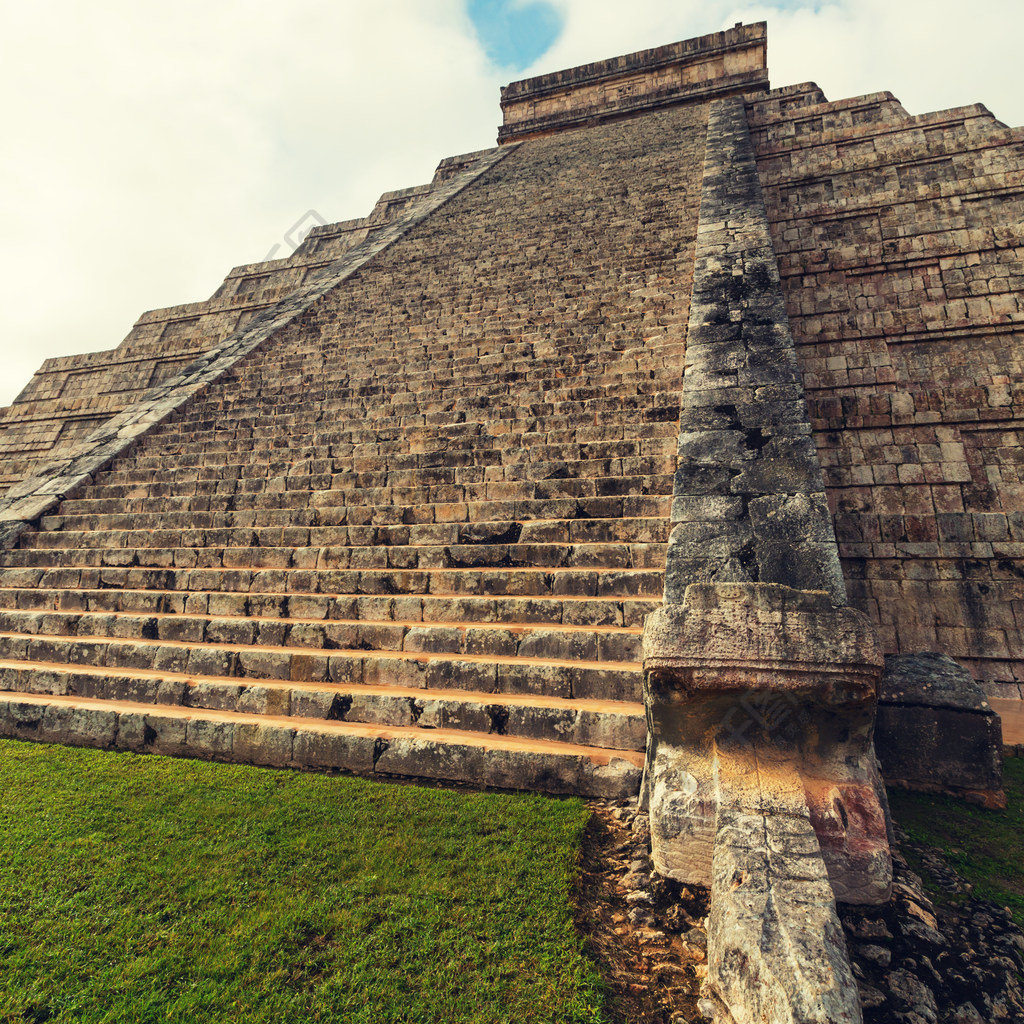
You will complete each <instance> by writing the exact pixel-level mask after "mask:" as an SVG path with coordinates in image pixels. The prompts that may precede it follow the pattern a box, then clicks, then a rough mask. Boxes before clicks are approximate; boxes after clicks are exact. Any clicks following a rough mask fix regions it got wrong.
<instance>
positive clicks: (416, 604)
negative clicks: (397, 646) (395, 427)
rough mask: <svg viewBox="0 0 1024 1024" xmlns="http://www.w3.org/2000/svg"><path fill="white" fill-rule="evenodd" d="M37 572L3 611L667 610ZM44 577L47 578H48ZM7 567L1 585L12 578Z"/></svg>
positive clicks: (568, 620) (537, 618)
mask: <svg viewBox="0 0 1024 1024" xmlns="http://www.w3.org/2000/svg"><path fill="white" fill-rule="evenodd" d="M12 572H13V573H31V574H32V578H34V579H37V580H38V581H39V582H38V585H37V586H34V587H6V586H2V585H0V608H2V609H22V610H25V611H69V612H74V611H78V612H135V613H141V614H172V615H180V614H196V615H207V614H209V615H212V616H225V615H227V616H232V615H238V616H254V617H257V618H297V619H307V620H309V621H314V622H319V621H324V620H333V619H349V620H356V621H362V620H373V621H377V622H388V621H392V620H395V619H400V620H402V621H406V622H428V623H429V622H459V623H463V624H469V623H474V622H492V623H542V624H547V625H559V624H565V625H576V626H625V627H635V628H638V629H639V628H642V626H643V620H644V618H645V616H647V615H649V614H650V613H651V612H652V611H654V610H655V609H657V608H659V607H661V601H660V600H659V599H657V598H643V597H624V598H600V597H577V598H560V597H507V598H506V597H431V596H425V597H421V596H411V597H377V596H368V595H358V594H313V593H309V594H302V593H290V594H288V593H283V592H282V593H257V594H248V593H230V592H229V593H224V592H219V591H202V590H201V591H170V590H159V589H158V590H130V589H95V590H86V589H82V588H81V587H80V586H79V583H80V581H81V571H80V570H78V569H49V570H44V571H42V572H41V571H40V570H38V569H26V570H21V569H18V570H7V573H12ZM40 572H41V575H40ZM4 578H5V576H4V570H0V584H2V583H3V581H4Z"/></svg>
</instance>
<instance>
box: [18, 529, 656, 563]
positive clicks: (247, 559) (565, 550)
mask: <svg viewBox="0 0 1024 1024" xmlns="http://www.w3.org/2000/svg"><path fill="white" fill-rule="evenodd" d="M23 537H24V540H23V543H24V544H35V545H36V546H27V547H20V548H16V549H14V550H11V551H5V552H2V553H0V564H2V565H4V566H10V567H15V566H25V567H31V566H46V567H52V566H87V565H91V566H120V567H124V566H143V567H146V566H148V567H153V568H160V567H165V566H189V565H213V566H216V565H221V566H225V567H228V566H230V567H239V566H246V567H251V568H253V569H271V568H305V567H306V566H307V565H309V564H310V563H312V567H314V568H318V569H320V568H323V569H423V570H428V569H430V570H432V569H453V568H474V567H480V568H484V567H487V568H495V567H505V566H507V567H510V568H515V567H544V568H606V569H633V568H636V569H640V568H658V567H663V566H664V565H665V553H666V550H667V547H668V545H667V544H451V545H428V544H422V545H405V546H402V547H387V546H383V545H373V546H364V547H327V548H315V547H305V548H302V547H298V548H296V547H290V546H284V545H283V544H282V546H280V547H250V546H248V545H224V546H220V545H211V546H201V545H197V546H192V545H189V546H187V547H185V546H182V547H158V546H154V547H143V546H138V547H133V546H116V545H114V544H113V543H110V542H108V543H105V544H102V545H101V546H97V547H85V546H78V547H42V546H39V538H48V539H49V538H52V539H53V540H54V542H56V543H62V544H75V543H78V544H80V545H84V544H86V543H88V542H89V541H90V540H94V539H95V535H94V534H89V533H84V534H79V535H78V536H77V537H75V536H67V535H65V534H64V532H63V531H58V532H57V533H54V534H47V533H41V534H38V533H37V534H26V535H23ZM144 539H151V540H157V541H158V540H159V539H160V538H146V536H145V535H142V537H140V540H144Z"/></svg>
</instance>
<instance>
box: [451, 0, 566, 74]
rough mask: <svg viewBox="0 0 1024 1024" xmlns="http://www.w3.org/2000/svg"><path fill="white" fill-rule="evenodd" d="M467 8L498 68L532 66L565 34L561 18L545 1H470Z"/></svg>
mask: <svg viewBox="0 0 1024 1024" xmlns="http://www.w3.org/2000/svg"><path fill="white" fill-rule="evenodd" d="M466 6H467V10H468V11H469V17H470V20H471V21H472V22H473V27H474V28H475V29H476V34H477V36H478V38H479V39H480V42H481V44H482V45H483V48H484V51H485V52H486V53H487V56H488V58H489V59H490V60H491V61H492V62H493V63H495V64H497V65H498V66H499V67H503V68H511V69H513V70H517V71H518V70H521V69H522V68H525V67H529V65H530V64H532V63H533V62H534V61H535V60H536V59H537V58H538V57H540V56H541V55H542V54H544V53H545V52H546V51H547V49H548V48H549V47H550V46H551V44H552V43H553V42H554V41H555V40H556V39H557V38H558V36H559V33H561V31H562V16H561V15H560V14H559V12H558V11H557V10H555V8H554V7H552V6H551V5H550V4H548V3H544V2H542V0H535V2H533V3H517V2H516V0H468V3H467V5H466Z"/></svg>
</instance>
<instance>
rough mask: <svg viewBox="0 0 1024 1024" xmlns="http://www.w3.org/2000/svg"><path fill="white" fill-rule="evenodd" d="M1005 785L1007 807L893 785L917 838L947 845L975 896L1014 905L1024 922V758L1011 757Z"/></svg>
mask: <svg viewBox="0 0 1024 1024" xmlns="http://www.w3.org/2000/svg"><path fill="white" fill-rule="evenodd" d="M1003 784H1004V788H1005V790H1006V801H1007V808H1006V810H1005V811H986V810H984V809H983V808H981V807H975V806H973V805H971V804H967V803H964V802H963V801H960V800H953V799H950V798H948V797H940V796H928V795H926V794H924V793H908V792H905V791H903V790H890V792H889V801H890V804H891V806H892V813H893V817H894V818H895V819H896V821H897V822H898V823H899V825H900V826H901V827H902V828H903V829H904V831H905V832H906V833H907V835H909V836H910V838H911V839H912V840H914V841H915V842H918V843H921V844H924V845H927V846H934V847H937V848H938V849H940V850H942V851H943V853H944V854H945V856H946V859H947V860H948V861H949V863H950V866H951V867H953V868H954V869H955V870H956V871H957V872H958V873H959V874H960V875H962V876H963V877H964V878H966V879H967V880H968V881H969V882H972V883H973V884H974V886H975V895H977V896H981V897H983V898H984V899H990V900H996V901H997V902H999V903H1001V904H1003V905H1004V906H1007V907H1009V908H1010V910H1011V911H1013V915H1014V918H1015V919H1016V921H1017V924H1018V925H1021V926H1022V927H1024V857H1022V856H1021V851H1022V850H1024V758H1020V757H1008V758H1007V759H1006V762H1005V765H1004V769H1003ZM936 898H937V899H940V900H941V899H943V898H946V897H944V896H943V895H942V894H941V893H936Z"/></svg>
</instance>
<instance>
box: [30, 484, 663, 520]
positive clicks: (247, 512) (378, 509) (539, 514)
mask: <svg viewBox="0 0 1024 1024" xmlns="http://www.w3.org/2000/svg"><path fill="white" fill-rule="evenodd" d="M343 497H344V495H343V493H339V492H338V491H315V492H313V493H301V492H298V491H283V492H277V493H264V494H263V495H261V501H260V504H259V507H242V508H236V507H235V506H236V505H237V504H238V502H237V499H236V497H235V495H232V494H211V495H204V496H201V497H197V496H195V495H191V496H175V495H168V496H165V497H159V498H145V497H143V498H132V499H127V500H126V499H123V498H91V497H82V498H69V499H67V500H65V501H63V502H62V503H61V506H60V514H59V515H54V516H45V517H44V518H43V519H42V520H41V526H42V528H43V529H47V530H48V529H57V528H59V527H61V526H63V525H65V524H67V525H69V526H70V527H71V529H91V528H92V526H93V525H95V524H94V521H93V520H94V519H95V520H97V521H98V519H99V517H101V516H115V517H121V516H139V515H145V516H146V517H147V519H146V520H145V521H144V522H145V524H146V525H147V526H152V527H153V528H157V527H160V526H162V525H163V524H166V525H167V526H169V527H173V526H176V525H179V524H181V525H188V526H193V525H194V526H197V527H199V528H205V527H207V526H220V525H222V523H221V522H220V521H219V520H217V521H215V520H214V519H213V518H210V519H203V518H202V517H204V516H208V517H214V516H223V517H230V522H229V523H224V524H223V525H230V526H250V527H256V526H263V525H266V526H344V525H348V524H352V525H364V526H365V525H375V526H383V525H398V524H402V523H404V524H420V523H435V522H438V523H449V522H458V523H465V522H470V523H477V522H510V521H514V520H515V521H520V522H528V521H532V520H540V519H622V518H626V519H630V518H664V517H666V516H668V515H670V513H671V510H672V496H671V494H640V495H620V496H614V497H604V498H584V499H576V498H546V499H545V498H541V499H526V500H522V501H485V502H475V503H472V504H464V503H457V504H450V503H447V504H446V503H440V502H439V503H431V504H423V505H410V504H400V505H363V506H357V507H352V506H350V505H347V504H345V503H344V502H343V500H342V499H343ZM300 500H301V502H302V505H301V507H293V505H294V503H296V502H298V501H300ZM274 502H276V504H275V503H274ZM79 516H81V517H83V519H84V521H83V522H82V524H81V525H78V524H77V523H76V518H77V517H79ZM197 517H198V518H197Z"/></svg>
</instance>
